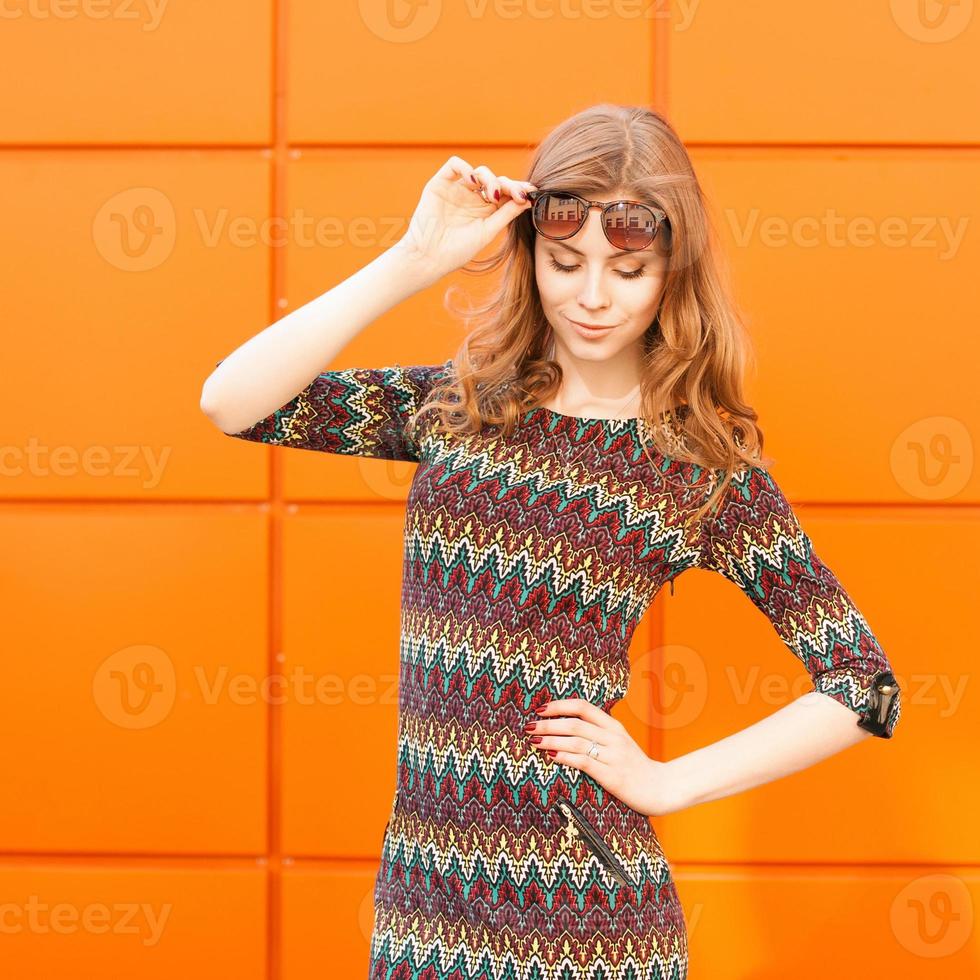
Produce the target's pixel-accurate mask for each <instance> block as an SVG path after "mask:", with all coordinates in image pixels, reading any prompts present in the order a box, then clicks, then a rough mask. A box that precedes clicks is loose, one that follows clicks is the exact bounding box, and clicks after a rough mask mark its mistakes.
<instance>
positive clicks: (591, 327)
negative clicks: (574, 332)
mask: <svg viewBox="0 0 980 980" xmlns="http://www.w3.org/2000/svg"><path fill="white" fill-rule="evenodd" d="M566 319H567V320H568V321H569V323H574V324H575V326H577V327H585V328H586V329H587V330H612V329H613V327H612V326H607V325H606V324H603V323H582V321H581V320H573V319H572V318H571V317H566Z"/></svg>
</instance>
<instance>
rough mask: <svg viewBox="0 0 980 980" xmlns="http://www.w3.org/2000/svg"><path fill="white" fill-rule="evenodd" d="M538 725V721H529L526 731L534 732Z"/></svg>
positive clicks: (525, 727)
mask: <svg viewBox="0 0 980 980" xmlns="http://www.w3.org/2000/svg"><path fill="white" fill-rule="evenodd" d="M536 725H537V722H536V721H529V722H528V723H527V724H526V725H525V726H524V731H526V732H533V731H534V728H535V726H536Z"/></svg>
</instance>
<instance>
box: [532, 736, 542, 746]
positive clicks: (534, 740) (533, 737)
mask: <svg viewBox="0 0 980 980" xmlns="http://www.w3.org/2000/svg"><path fill="white" fill-rule="evenodd" d="M542 737H543V736H541V735H532V736H531V741H532V742H533V743H534V744H535V745H537V744H538V743H539V742H540V741H541V739H542Z"/></svg>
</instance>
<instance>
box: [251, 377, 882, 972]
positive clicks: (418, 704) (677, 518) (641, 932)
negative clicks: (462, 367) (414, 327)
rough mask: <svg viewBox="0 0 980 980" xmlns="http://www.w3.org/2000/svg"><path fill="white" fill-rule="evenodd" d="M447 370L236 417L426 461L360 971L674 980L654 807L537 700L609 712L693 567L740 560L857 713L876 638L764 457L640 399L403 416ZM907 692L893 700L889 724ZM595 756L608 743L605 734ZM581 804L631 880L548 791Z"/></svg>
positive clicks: (412, 509)
mask: <svg viewBox="0 0 980 980" xmlns="http://www.w3.org/2000/svg"><path fill="white" fill-rule="evenodd" d="M450 370H451V361H447V362H445V364H443V365H419V366H413V367H406V368H403V367H401V366H400V365H395V366H393V367H389V368H352V369H348V370H346V371H336V372H326V373H324V374H321V375H320V376H319V377H317V378H316V379H314V381H312V382H311V383H310V385H309V386H308V387H307V388H306V389H305V390H304V391H302V392H300V393H299V394H298V395H297V396H296V397H295V398H293V399H292V400H291V401H290V402H289V403H287V404H286V405H284V406H283V407H282V408H281V409H278V410H277V411H275V412H272V413H271V414H270V415H269V416H267V417H266V418H265V419H262V420H260V421H259V422H257V423H255V425H254V426H251V427H249V428H248V429H245V430H243V431H242V432H239V433H235V435H236V437H238V438H242V439H248V440H252V441H256V442H265V443H269V444H273V445H281V446H292V447H295V448H301V449H315V450H319V451H322V452H332V453H340V454H345V455H361V456H373V457H376V458H382V459H405V460H411V461H414V462H416V463H418V467H417V469H416V472H415V474H414V478H413V480H412V484H411V487H410V489H409V494H408V499H407V501H406V510H405V527H404V562H403V570H402V594H401V623H400V641H399V713H398V736H397V742H396V747H395V754H394V766H395V775H396V785H397V789H396V793H395V797H394V799H393V801H392V806H391V811H390V814H389V820H388V823H387V826H386V827H385V832H384V835H383V840H382V854H381V861H380V865H379V868H378V873H377V877H376V880H375V888H374V910H375V922H374V930H373V932H372V936H371V944H370V960H369V967H368V970H369V976H370V977H371V980H423V978H424V980H580V978H589V980H685V978H686V976H687V964H688V951H687V929H686V923H685V919H684V914H683V910H682V907H681V903H680V899H679V896H678V892H677V888H676V885H675V882H674V878H673V874H672V871H671V867H670V864H669V862H668V860H667V858H666V856H665V854H664V852H663V849H662V848H661V846H660V842H659V839H658V838H657V834H656V832H655V830H654V829H653V827H652V826H651V823H650V820H649V818H648V817H647V816H645V815H644V814H641V813H639V812H637V811H636V810H633V809H632V808H631V807H629V806H627V804H626V803H625V802H623V801H622V800H620V799H619V798H618V797H617V796H615V795H614V794H612V793H610V792H608V791H607V790H606V789H605V788H604V787H603V785H602V783H601V782H599V780H597V779H596V778H594V777H593V776H590V775H589V774H587V773H585V772H584V771H582V770H580V769H579V768H577V767H575V766H571V765H567V764H562V763H560V762H557V761H554V760H552V759H551V758H549V757H548V756H547V755H546V754H545V753H544V752H542V751H541V750H540V749H539V748H537V747H536V746H535V745H533V744H532V743H531V742H530V736H529V735H528V734H526V733H525V731H524V726H525V724H526V723H527V722H528V721H530V720H535V719H536V718H537V716H536V715H535V713H534V711H535V708H537V707H538V706H539V705H541V704H543V703H545V702H547V701H549V700H552V699H559V698H583V699H585V700H587V701H589V702H591V703H592V704H594V705H596V706H598V707H599V708H600V709H601V710H602V711H604V712H607V713H609V712H611V711H612V709H613V708H614V707H615V705H616V704H617V703H618V702H620V701H621V700H622V699H623V698H624V697H625V696H626V692H627V690H628V687H629V682H630V661H629V656H628V650H629V645H630V641H631V639H632V637H633V634H634V631H635V629H636V626H637V624H638V623H639V622H640V620H641V619H642V617H643V615H644V613H645V612H646V610H647V609H648V608H649V606H650V603H651V602H652V601H653V599H654V598H655V596H656V595H657V594H658V592H659V591H660V589H661V588H662V586H663V585H664V584H665V583H666V582H671V583H673V582H674V581H675V580H676V579H677V577H678V576H679V575H680V574H681V573H683V572H684V571H686V570H688V569H690V568H702V569H708V570H713V571H717V572H719V573H720V574H722V575H723V576H724V577H726V578H727V579H729V580H730V581H732V582H734V583H735V584H736V585H737V586H738V587H739V588H740V589H741V590H742V592H743V593H744V594H745V595H746V596H747V597H748V598H749V600H750V601H751V602H752V603H753V604H754V605H755V606H756V607H757V608H758V609H759V610H760V611H761V612H762V613H763V614H764V615H766V616H767V617H768V618H769V620H770V621H771V623H772V626H773V628H774V629H775V630H776V632H777V634H778V635H779V636H780V638H781V639H782V640H783V641H784V642H785V644H786V645H787V647H788V648H789V650H790V651H791V652H792V653H793V654H794V655H795V656H796V657H797V658H798V659H799V661H800V662H801V663H802V664H803V666H804V667H805V669H806V670H807V671H808V672H809V674H810V676H811V678H812V680H813V683H814V687H815V689H816V690H818V691H821V692H823V693H825V694H827V695H829V696H831V697H833V698H836V699H837V700H838V701H840V702H841V703H842V704H845V705H846V706H848V707H849V708H851V709H852V710H853V711H854V712H855V713H856V714H857V715H860V714H861V713H862V712H868V711H870V710H871V708H872V706H873V703H874V702H873V700H872V699H873V690H872V681H873V679H874V677H875V675H876V674H877V673H878V672H880V671H881V670H887V669H889V668H888V661H887V658H886V657H885V655H884V652H883V651H882V649H881V647H880V646H879V644H878V642H877V640H876V639H875V637H874V634H873V633H872V632H871V629H870V627H869V626H868V623H867V621H866V619H865V618H864V616H863V615H862V614H861V613H860V612H859V610H858V609H857V608H856V606H855V605H854V603H853V602H852V601H851V599H850V596H849V595H848V594H847V593H846V592H845V591H844V589H843V587H842V586H841V584H840V582H839V581H838V580H837V578H836V577H835V576H834V574H833V573H832V572H831V571H830V569H828V568H827V566H826V565H825V564H824V563H823V562H822V561H821V560H820V558H819V557H818V556H817V555H816V553H815V552H814V550H813V546H812V543H811V541H810V539H809V537H808V536H807V535H806V534H805V533H804V531H803V529H802V528H801V527H800V525H799V523H798V521H797V520H796V516H795V514H794V513H793V511H792V508H791V507H790V505H789V502H788V501H787V500H786V498H785V496H784V495H783V494H782V492H781V490H780V489H779V487H778V486H777V485H776V483H775V481H774V480H773V478H772V476H771V474H769V473H768V472H766V471H765V470H763V469H760V468H755V467H752V468H750V467H744V468H743V469H742V470H740V471H739V472H738V473H737V474H736V476H735V479H734V480H733V482H732V483H731V485H730V486H729V487H727V488H726V494H725V498H724V500H723V503H722V506H721V508H720V509H719V510H718V512H717V513H716V514H715V515H714V516H710V517H708V518H706V519H704V520H701V521H695V520H694V519H693V517H692V515H694V514H695V512H696V510H697V507H698V506H700V504H701V503H703V500H704V495H703V494H704V493H705V492H706V488H707V489H708V490H710V489H711V488H712V487H713V483H712V481H713V480H714V479H715V478H716V477H717V474H708V480H707V481H705V472H704V471H703V470H702V468H701V467H699V466H697V465H695V464H692V463H687V462H683V461H681V460H678V459H673V458H671V457H668V456H665V455H663V454H662V453H658V452H657V451H656V450H654V448H653V447H652V445H650V444H649V443H648V448H649V450H650V452H651V455H652V457H653V464H652V465H651V461H650V459H648V458H647V456H646V455H645V453H644V452H643V441H644V426H645V422H644V420H642V419H579V418H575V417H572V416H566V415H561V414H560V413H557V412H554V411H551V410H549V409H545V408H541V407H538V408H534V409H530V410H528V411H527V412H525V413H524V414H523V415H522V416H521V417H520V421H519V424H518V425H517V426H516V428H515V429H514V431H512V432H510V433H508V434H504V432H503V430H502V428H500V427H497V426H485V427H484V428H483V430H482V431H480V432H478V433H469V434H464V435H459V434H453V433H447V432H444V431H442V430H441V429H440V427H439V426H438V425H437V422H436V419H437V416H436V413H434V412H429V413H426V414H424V415H422V416H420V417H419V424H418V426H417V431H415V432H413V433H412V435H411V436H410V435H409V434H408V432H407V430H406V424H407V422H408V420H409V419H410V418H412V417H413V415H414V413H416V412H417V411H418V409H419V408H420V407H421V405H422V404H423V403H424V401H425V399H426V397H427V396H428V394H429V393H430V392H431V391H432V390H433V389H434V388H435V386H436V385H437V384H438V383H439V382H440V381H442V380H444V379H446V378H447V377H448V375H449V372H450ZM899 711H900V705H899V699H898V698H897V697H896V698H895V700H894V701H893V703H892V707H891V711H890V714H889V718H888V728H887V731H886V733H885V734H886V736H890V735H891V731H892V729H893V728H894V725H895V723H896V722H897V720H898V717H899ZM600 763H601V750H600ZM562 801H569V802H571V803H572V804H573V805H574V806H576V807H577V808H578V810H579V812H580V813H581V815H582V817H583V818H584V819H585V821H587V823H588V825H589V826H590V827H591V829H592V831H593V832H594V833H595V834H596V835H597V836H598V837H599V838H600V839H601V841H602V842H604V844H605V846H606V847H608V849H609V851H610V852H611V854H612V856H613V858H614V859H615V861H616V862H617V863H618V865H619V868H620V870H621V872H622V873H623V874H625V876H626V877H625V883H624V882H623V881H621V880H620V879H619V878H617V877H615V876H614V875H613V874H611V873H610V869H609V867H607V861H608V857H606V858H600V856H599V851H598V850H594V849H593V847H592V846H591V845H589V844H588V842H587V840H585V839H583V838H582V837H581V836H569V834H568V826H569V825H568V818H567V817H566V816H565V814H563V812H562V811H561V810H560V809H559V806H558V804H559V803H560V802H562Z"/></svg>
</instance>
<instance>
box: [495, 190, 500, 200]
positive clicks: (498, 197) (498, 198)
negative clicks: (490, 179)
mask: <svg viewBox="0 0 980 980" xmlns="http://www.w3.org/2000/svg"><path fill="white" fill-rule="evenodd" d="M493 199H494V200H495V201H499V200H500V191H494V192H493Z"/></svg>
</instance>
